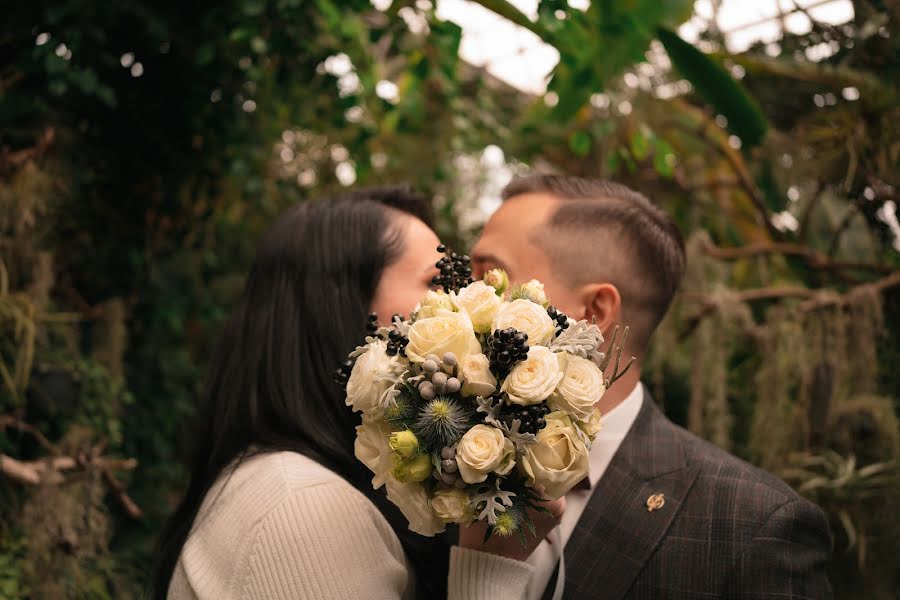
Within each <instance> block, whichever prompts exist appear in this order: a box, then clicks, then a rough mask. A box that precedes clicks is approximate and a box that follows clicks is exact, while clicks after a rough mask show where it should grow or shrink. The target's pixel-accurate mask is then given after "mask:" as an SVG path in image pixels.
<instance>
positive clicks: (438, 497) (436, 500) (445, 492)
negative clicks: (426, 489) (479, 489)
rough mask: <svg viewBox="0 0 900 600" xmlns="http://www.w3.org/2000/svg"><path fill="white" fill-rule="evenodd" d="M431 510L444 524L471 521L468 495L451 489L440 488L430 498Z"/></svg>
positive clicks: (453, 488)
mask: <svg viewBox="0 0 900 600" xmlns="http://www.w3.org/2000/svg"><path fill="white" fill-rule="evenodd" d="M431 508H432V509H433V510H434V513H435V514H436V515H437V516H438V518H439V519H440V520H441V521H443V522H444V523H468V522H470V521H471V520H472V508H471V506H470V503H469V494H467V493H466V492H465V491H463V490H460V489H457V488H455V487H452V488H447V487H444V488H441V489H439V490H437V491H436V492H435V493H434V495H433V496H432V497H431Z"/></svg>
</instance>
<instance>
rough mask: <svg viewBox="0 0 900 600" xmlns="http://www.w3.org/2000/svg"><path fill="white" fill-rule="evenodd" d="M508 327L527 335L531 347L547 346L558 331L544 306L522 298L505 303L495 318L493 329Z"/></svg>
mask: <svg viewBox="0 0 900 600" xmlns="http://www.w3.org/2000/svg"><path fill="white" fill-rule="evenodd" d="M507 327H514V328H515V329H516V330H518V331H521V332H523V333H527V334H528V344H529V345H530V346H537V345H545V344H547V343H548V342H549V341H550V340H551V339H552V337H553V332H554V331H555V330H556V327H555V326H554V324H553V320H552V319H551V318H550V315H548V314H547V311H546V310H545V309H544V307H543V306H541V305H540V304H535V303H534V302H532V301H531V300H525V299H521V298H520V299H519V300H513V301H512V302H508V303H505V304H504V305H503V306H502V307H501V308H500V311H499V312H498V313H497V316H496V317H495V318H494V323H493V325H492V329H506V328H507Z"/></svg>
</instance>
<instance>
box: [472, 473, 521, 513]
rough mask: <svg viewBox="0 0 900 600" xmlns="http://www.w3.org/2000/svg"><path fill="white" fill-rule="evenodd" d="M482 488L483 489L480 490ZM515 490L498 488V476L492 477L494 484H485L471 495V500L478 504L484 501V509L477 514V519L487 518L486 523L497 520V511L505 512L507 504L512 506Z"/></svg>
mask: <svg viewBox="0 0 900 600" xmlns="http://www.w3.org/2000/svg"><path fill="white" fill-rule="evenodd" d="M481 490H484V491H481ZM515 495H516V494H515V492H505V491H503V490H501V489H500V478H499V477H498V478H497V479H494V485H486V486H483V487H481V488H479V491H478V493H476V494H475V495H474V496H472V502H473V503H474V504H475V506H478V505H479V504H481V503H482V502H484V509H482V511H481V512H480V513H479V514H478V520H479V521H480V520H482V519H487V522H488V525H493V524H495V523H496V522H497V513H498V512H506V507H507V506H512V505H513V501H512V499H513V498H514V497H515Z"/></svg>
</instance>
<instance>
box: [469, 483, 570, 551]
mask: <svg viewBox="0 0 900 600" xmlns="http://www.w3.org/2000/svg"><path fill="white" fill-rule="evenodd" d="M534 491H535V492H537V493H538V494H539V495H540V494H542V493H543V491H544V490H543V489H541V488H540V487H535V488H534ZM541 506H543V507H544V508H546V509H547V510H549V511H550V513H551V514H550V515H548V514H546V513H543V512H538V511H535V510H529V511H528V516H530V517H531V522H532V523H534V528H535V532H536V535H531V532H530V531H526V532H525V539H526V540H527V542H528V543H527V545H525V546H523V545H522V540H521V539H520V537H519V536H518V535H511V536H508V537H503V536H500V535H496V534H495V535H492V536H491V539H489V540H488V541H487V543H482V540H484V535H485V532H486V531H487V527H488V525H487V523H484V522H483V521H481V522H478V523H475V524H473V525H471V526H470V527H460V528H459V545H460V547H462V548H468V549H470V550H478V551H480V552H489V553H491V554H497V555H499V556H505V557H506V558H512V559H513V560H521V561H524V560H527V559H528V557H529V556H531V553H532V552H534V550H535V548H537V547H538V545H539V544H540V543H541V542H542V541H544V538H546V537H547V535H548V534H549V533H550V532H551V531H553V529H554V528H555V527H556V526H557V525H559V523H560V521H561V520H562V516H563V513H564V512H565V510H566V499H565V497H563V498H560V499H559V500H550V501H548V502H543V503H541ZM551 515H552V516H551Z"/></svg>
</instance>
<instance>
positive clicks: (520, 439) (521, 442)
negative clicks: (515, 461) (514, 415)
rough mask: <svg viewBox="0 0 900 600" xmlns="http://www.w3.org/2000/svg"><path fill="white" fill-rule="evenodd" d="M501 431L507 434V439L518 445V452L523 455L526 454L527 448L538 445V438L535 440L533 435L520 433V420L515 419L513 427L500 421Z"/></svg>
mask: <svg viewBox="0 0 900 600" xmlns="http://www.w3.org/2000/svg"><path fill="white" fill-rule="evenodd" d="M499 423H500V429H502V430H503V432H504V433H505V434H506V437H508V438H509V440H510V441H511V442H512V443H513V444H515V445H516V452H518V453H519V454H522V453H524V452H525V448H526V446H531V445H534V444H536V443H537V438H535V436H534V434H533V433H524V432H520V431H519V427H520V426H521V425H522V421H520V420H519V419H513V422H512V426H509V425H507V424H506V423H504V422H503V421H500V422H499Z"/></svg>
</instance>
